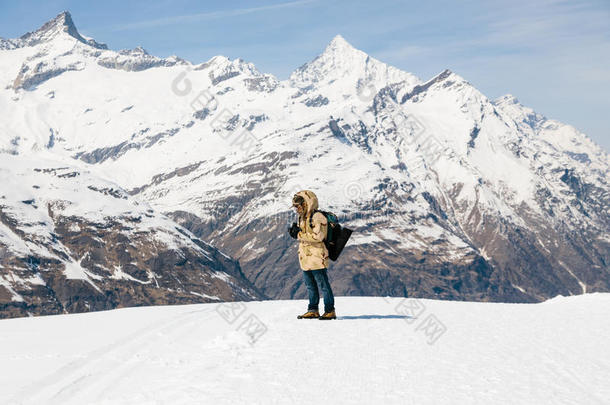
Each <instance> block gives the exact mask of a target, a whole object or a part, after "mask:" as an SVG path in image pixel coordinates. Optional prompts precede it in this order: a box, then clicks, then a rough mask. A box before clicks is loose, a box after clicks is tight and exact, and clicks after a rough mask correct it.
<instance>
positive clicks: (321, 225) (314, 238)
mask: <svg viewBox="0 0 610 405" xmlns="http://www.w3.org/2000/svg"><path fill="white" fill-rule="evenodd" d="M312 225H313V229H312V232H311V233H307V232H305V231H304V230H301V231H300V232H299V234H298V235H297V239H298V240H302V241H305V242H322V241H323V240H324V238H326V227H327V226H328V220H327V219H326V216H325V215H324V214H321V213H319V212H316V213H315V214H314V216H313V219H312Z"/></svg>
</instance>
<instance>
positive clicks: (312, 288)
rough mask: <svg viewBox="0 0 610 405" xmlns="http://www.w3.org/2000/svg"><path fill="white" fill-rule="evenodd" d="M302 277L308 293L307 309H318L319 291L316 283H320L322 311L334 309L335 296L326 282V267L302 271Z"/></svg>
mask: <svg viewBox="0 0 610 405" xmlns="http://www.w3.org/2000/svg"><path fill="white" fill-rule="evenodd" d="M303 279H304V280H305V285H306V286H307V292H308V293H309V306H308V307H307V309H308V310H309V309H315V310H317V309H318V304H319V303H320V293H319V292H318V284H317V283H319V284H320V288H321V289H322V294H323V295H324V311H325V312H330V311H332V310H334V309H335V297H334V296H333V290H332V289H331V288H330V283H329V282H328V275H327V273H326V269H319V270H307V271H303ZM316 282H317V283H316Z"/></svg>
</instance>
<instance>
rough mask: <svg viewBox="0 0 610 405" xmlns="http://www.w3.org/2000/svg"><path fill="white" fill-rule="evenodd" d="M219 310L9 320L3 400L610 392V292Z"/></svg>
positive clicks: (478, 399) (524, 396)
mask: <svg viewBox="0 0 610 405" xmlns="http://www.w3.org/2000/svg"><path fill="white" fill-rule="evenodd" d="M219 305H221V306H219ZM222 305H227V304H199V305H184V306H182V305H181V306H163V307H148V308H129V309H120V310H112V311H104V312H97V313H90V314H71V315H59V316H46V317H38V318H23V319H12V320H3V321H0V336H1V339H2V341H1V342H2V344H0V359H1V363H2V368H3V378H2V379H1V380H0V402H1V403H3V404H40V403H45V404H66V405H67V404H83V403H87V404H133V403H141V404H149V403H150V404H153V403H154V404H201V403H206V404H207V403H214V404H270V403H294V404H310V403H341V404H374V403H384V404H435V405H438V404H510V405H514V404H553V405H555V404H591V405H594V404H606V403H607V399H608V397H609V396H610V386H609V385H608V383H607V382H608V380H609V379H610V349H609V348H608V345H607V336H608V334H609V333H610V323H608V317H607V314H608V311H610V295H608V294H588V295H583V296H579V297H567V298H566V297H557V298H554V299H552V300H549V301H547V302H544V303H540V304H490V303H472V302H447V301H434V300H427V299H422V300H411V299H409V300H406V301H405V300H404V299H401V298H379V297H339V298H338V299H337V309H338V311H339V312H338V315H339V319H338V320H336V321H329V322H328V321H327V322H321V321H318V320H297V319H296V318H295V315H296V314H298V313H300V312H302V311H303V310H304V308H305V306H306V303H305V301H300V300H299V301H262V302H261V301H258V302H248V303H245V304H244V303H237V304H236V305H237V307H236V308H235V309H234V310H232V311H226V307H225V306H222ZM431 317H434V318H431ZM225 319H227V320H229V321H232V323H229V322H228V321H227V320H225ZM430 319H433V322H436V323H434V324H432V323H430ZM244 322H245V323H246V325H247V327H245V326H242V325H243V323H244ZM430 325H435V326H436V329H435V328H432V327H431V326H430ZM41 336H44V338H43V339H42V340H41V338H40V337H41Z"/></svg>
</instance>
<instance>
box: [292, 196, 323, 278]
mask: <svg viewBox="0 0 610 405" xmlns="http://www.w3.org/2000/svg"><path fill="white" fill-rule="evenodd" d="M296 195H300V196H302V197H303V199H304V200H305V211H304V212H305V214H304V216H300V217H299V228H301V231H300V232H299V234H298V236H297V239H298V240H299V263H300V265H301V269H302V270H305V271H307V270H318V269H324V268H328V249H326V245H324V239H325V238H326V233H327V227H328V220H327V219H326V216H325V215H324V214H322V213H320V212H316V213H315V214H314V215H313V218H312V221H311V222H312V225H313V227H312V226H310V225H309V217H310V216H311V213H312V212H314V210H316V209H317V208H318V197H316V195H315V194H314V192H313V191H310V190H302V191H299V192H298V193H297V194H296Z"/></svg>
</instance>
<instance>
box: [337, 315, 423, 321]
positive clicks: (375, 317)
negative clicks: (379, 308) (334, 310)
mask: <svg viewBox="0 0 610 405" xmlns="http://www.w3.org/2000/svg"><path fill="white" fill-rule="evenodd" d="M341 319H417V318H415V317H413V316H408V315H353V316H352V315H347V316H338V317H337V320H341Z"/></svg>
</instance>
